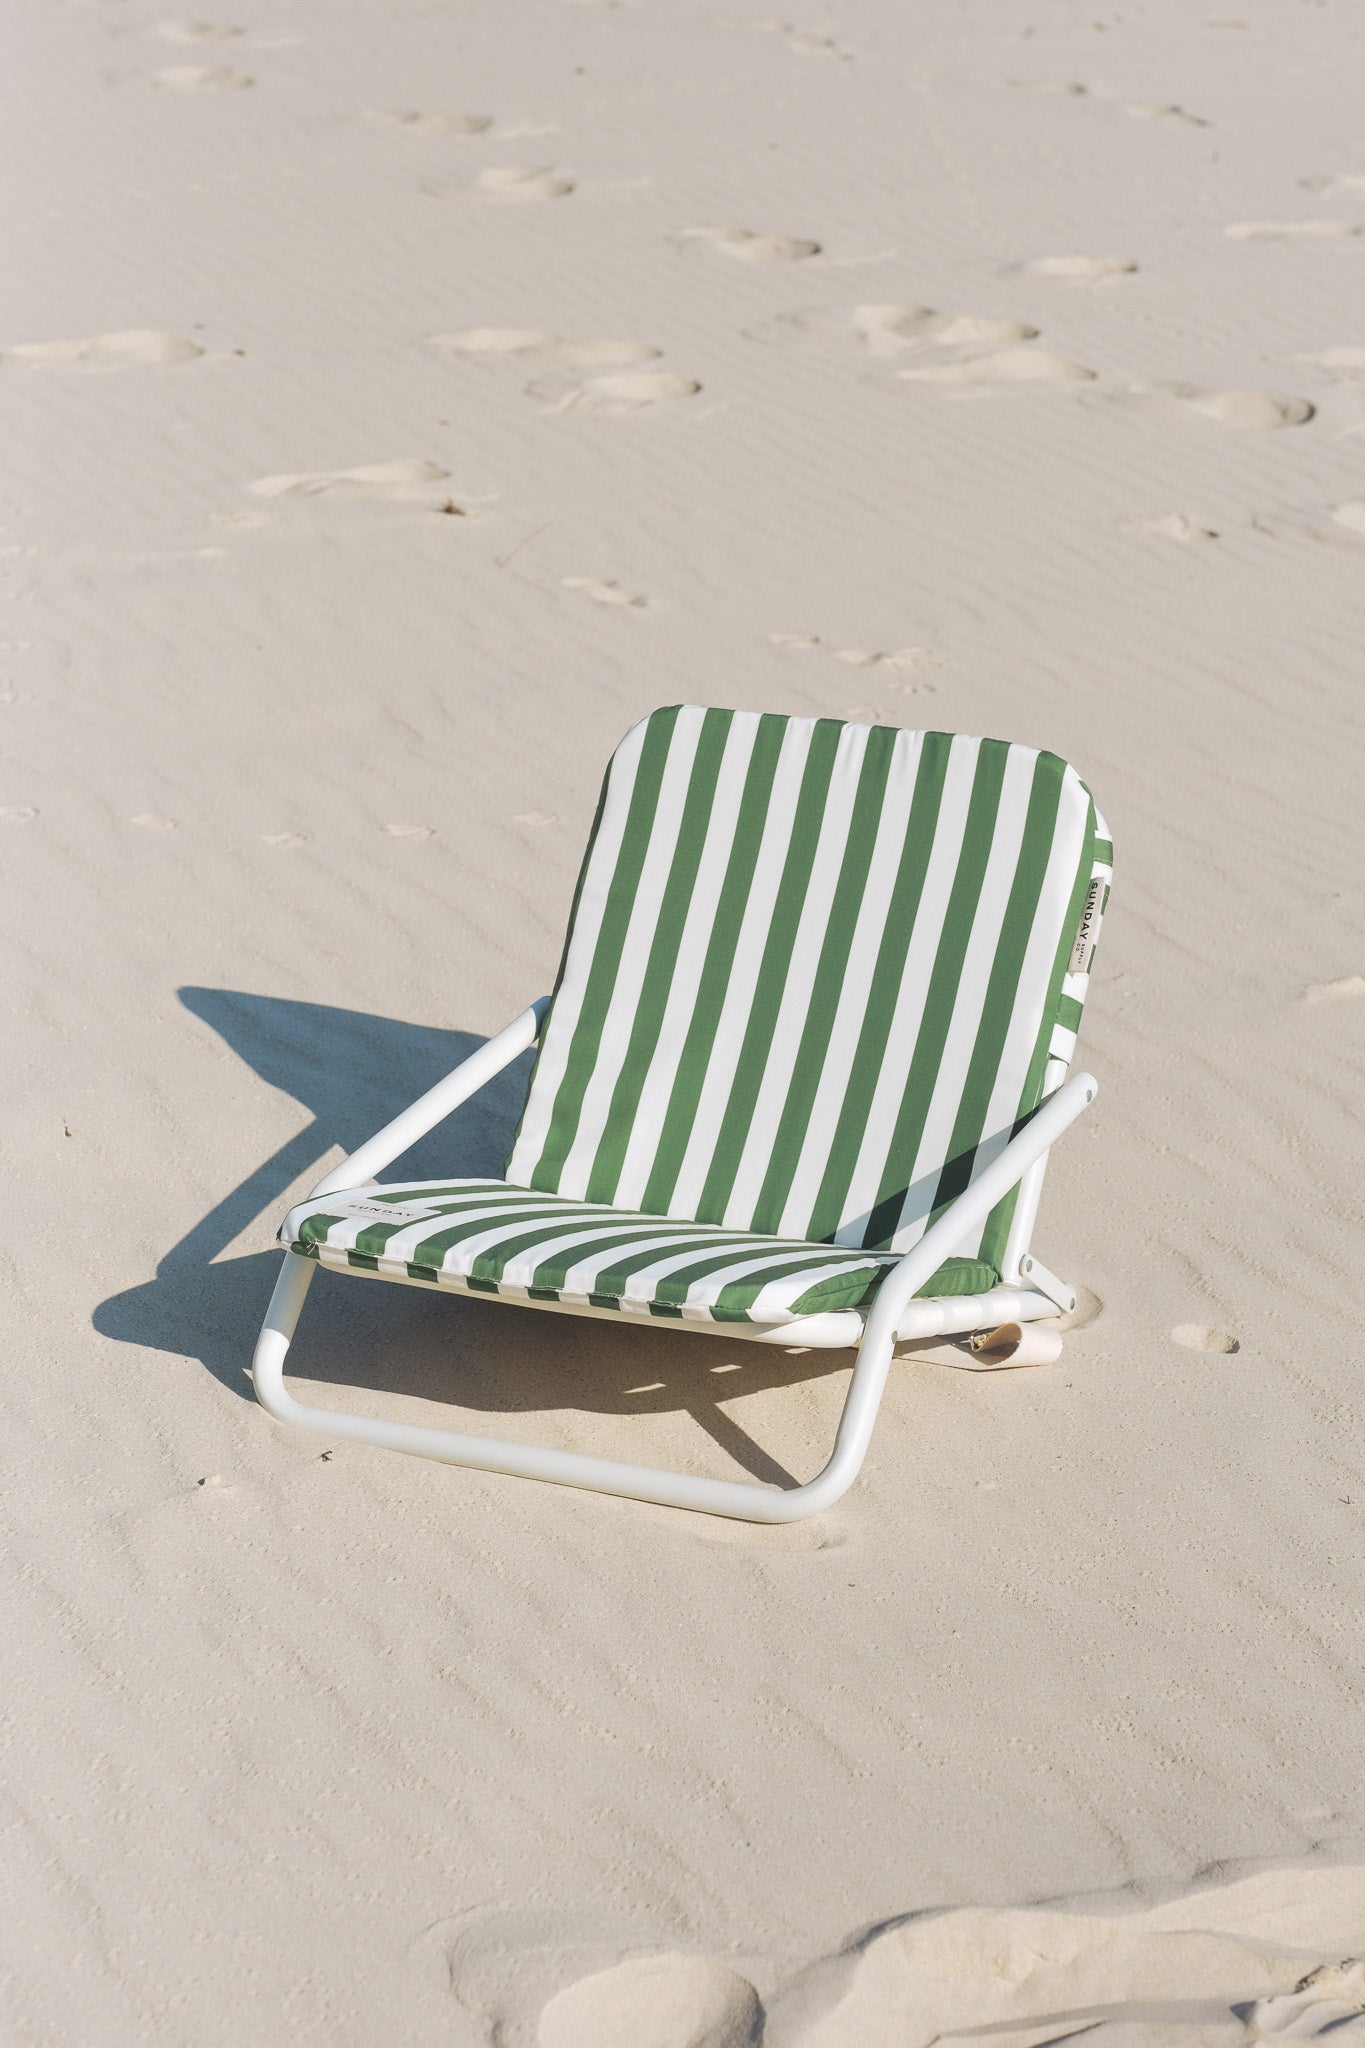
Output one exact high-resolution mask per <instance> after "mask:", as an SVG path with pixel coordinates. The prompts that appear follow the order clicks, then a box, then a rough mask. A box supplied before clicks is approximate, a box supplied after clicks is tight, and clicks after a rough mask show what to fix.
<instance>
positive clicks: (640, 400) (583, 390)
mask: <svg viewBox="0 0 1365 2048" xmlns="http://www.w3.org/2000/svg"><path fill="white" fill-rule="evenodd" d="M526 389H527V391H528V393H529V394H530V395H531V397H533V398H540V399H543V400H544V401H545V403H546V404H547V405H549V406H550V408H551V410H552V411H554V412H587V413H594V414H596V415H598V416H599V417H600V418H603V419H624V418H625V417H627V416H628V415H629V414H632V413H637V412H648V411H651V410H652V409H653V407H655V406H657V405H667V404H669V403H670V402H671V401H672V400H674V399H677V398H695V397H696V395H697V393H698V392H699V391H700V390H701V385H700V384H699V383H698V382H697V380H696V378H695V377H678V376H674V375H673V374H672V373H671V372H669V371H667V370H654V371H648V370H642V371H639V372H638V373H637V374H635V375H634V376H632V375H631V374H630V373H629V372H627V373H625V374H623V375H621V376H618V377H588V378H585V379H584V381H583V382H582V383H581V384H570V385H568V386H567V388H566V386H565V383H564V379H563V378H562V377H561V376H558V375H556V376H551V377H540V378H538V379H537V380H536V382H535V383H534V384H528V385H527V387H526Z"/></svg>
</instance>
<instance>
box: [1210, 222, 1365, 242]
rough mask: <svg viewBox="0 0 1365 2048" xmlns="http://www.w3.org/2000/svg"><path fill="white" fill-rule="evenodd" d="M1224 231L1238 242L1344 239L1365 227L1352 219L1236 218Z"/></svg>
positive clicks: (1328, 240)
mask: <svg viewBox="0 0 1365 2048" xmlns="http://www.w3.org/2000/svg"><path fill="white" fill-rule="evenodd" d="M1223 233H1224V234H1225V235H1228V236H1230V237H1231V239H1232V240H1233V241H1234V242H1340V241H1348V240H1350V239H1351V238H1352V237H1354V236H1356V235H1359V234H1365V228H1361V227H1359V226H1358V225H1357V224H1356V222H1355V221H1349V220H1235V221H1233V222H1232V223H1231V224H1230V226H1228V227H1225V228H1224V230H1223Z"/></svg>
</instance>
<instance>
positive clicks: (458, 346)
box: [428, 327, 663, 369]
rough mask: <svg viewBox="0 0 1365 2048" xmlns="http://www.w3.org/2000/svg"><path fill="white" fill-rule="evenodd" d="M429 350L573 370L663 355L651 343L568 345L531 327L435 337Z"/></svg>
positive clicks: (469, 330) (472, 330)
mask: <svg viewBox="0 0 1365 2048" xmlns="http://www.w3.org/2000/svg"><path fill="white" fill-rule="evenodd" d="M428 347H430V348H439V349H447V350H449V352H450V353H451V354H452V355H459V356H479V357H482V358H485V359H487V360H491V361H498V360H504V361H505V360H516V361H518V362H524V361H526V360H527V359H530V360H533V361H537V362H547V363H563V364H565V365H567V366H568V367H569V368H571V369H592V368H602V369H609V368H615V367H617V366H620V365H623V364H626V363H648V362H652V361H654V360H655V359H656V358H658V357H659V356H661V355H662V354H663V350H662V349H661V348H655V347H654V346H653V345H652V343H650V342H647V341H566V340H565V338H564V337H563V335H559V334H542V333H540V332H539V331H538V330H537V329H535V328H531V327H467V328H465V329H464V330H463V332H462V333H459V334H433V335H432V336H431V337H430V340H429V342H428Z"/></svg>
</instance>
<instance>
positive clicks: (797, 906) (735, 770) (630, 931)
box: [254, 705, 1112, 1522]
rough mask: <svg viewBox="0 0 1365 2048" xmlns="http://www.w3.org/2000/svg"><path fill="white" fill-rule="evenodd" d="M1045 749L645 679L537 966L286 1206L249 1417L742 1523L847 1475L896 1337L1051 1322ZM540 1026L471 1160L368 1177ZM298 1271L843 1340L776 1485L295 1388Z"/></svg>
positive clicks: (1077, 881)
mask: <svg viewBox="0 0 1365 2048" xmlns="http://www.w3.org/2000/svg"><path fill="white" fill-rule="evenodd" d="M1111 863H1112V849H1111V847H1110V844H1109V840H1108V835H1107V832H1106V830H1105V827H1104V824H1103V822H1102V821H1101V819H1100V818H1099V817H1098V816H1097V814H1096V810H1095V806H1094V803H1093V802H1092V801H1091V797H1090V794H1089V791H1088V790H1087V789H1086V787H1085V785H1084V783H1083V782H1082V781H1081V780H1080V778H1079V776H1078V775H1077V774H1076V771H1075V770H1074V768H1070V767H1068V766H1067V764H1066V762H1064V761H1062V760H1059V759H1058V757H1057V756H1056V755H1055V754H1047V753H1040V752H1037V751H1036V750H1035V749H1033V748H1031V747H1024V746H1015V745H1009V744H1006V743H1005V742H1003V741H1001V740H980V739H969V738H967V737H965V736H963V735H961V734H954V733H936V732H923V733H921V732H903V731H900V730H897V729H895V728H892V727H887V726H866V725H850V724H845V723H843V722H842V721H840V720H838V719H832V718H816V719H811V718H785V717H778V716H775V715H771V714H762V715H760V714H758V713H753V712H738V711H715V710H698V709H696V708H694V707H691V706H682V707H679V706H676V705H675V706H672V707H670V708H669V709H666V710H661V711H655V712H652V713H651V714H650V716H649V717H647V718H645V719H643V720H641V722H640V723H639V724H638V725H636V726H634V727H632V729H631V731H630V732H629V733H627V735H626V737H625V739H624V740H622V742H621V744H620V746H619V747H618V748H617V750H616V753H615V755H614V756H613V758H612V761H611V764H610V766H609V768H608V770H607V776H606V781H605V783H604V785H603V789H602V796H601V800H600V802H599V804H598V809H597V816H596V819H595V821H594V824H593V828H592V836H591V838H590V840H589V842H588V850H587V853H586V855H585V857H584V861H583V867H582V871H581V873H580V875H579V879H578V888H577V893H576V895H575V898H574V903H573V909H572V913H571V916H570V920H569V931H568V937H567V940H566V942H565V948H564V955H563V960H562V963H561V966H560V970H559V978H558V980H557V981H556V983H555V987H554V992H553V994H552V995H551V996H550V997H549V998H547V999H543V1000H541V1001H539V1002H537V1003H534V1004H532V1006H531V1008H530V1009H528V1010H525V1011H523V1013H522V1015H521V1016H520V1017H518V1018H517V1019H516V1020H515V1021H514V1022H513V1023H511V1024H509V1025H508V1026H507V1028H506V1029H505V1030H504V1031H501V1032H499V1033H498V1035H497V1036H496V1037H495V1038H492V1039H490V1040H489V1041H488V1042H487V1043H486V1044H485V1045H483V1046H481V1047H480V1048H479V1050H478V1051H477V1052H475V1053H474V1054H473V1055H472V1057H470V1058H469V1059H467V1060H465V1061H463V1063H462V1064H461V1065H460V1066H459V1067H457V1068H456V1069H455V1070H454V1072H453V1073H451V1074H449V1075H448V1076H447V1077H446V1079H445V1080H443V1081H440V1082H438V1084H437V1085H436V1086H435V1087H434V1088H432V1089H431V1090H430V1091H429V1092H428V1093H427V1094H425V1095H424V1096H422V1097H421V1099H420V1100H419V1101H417V1102H415V1103H414V1104H413V1105H412V1106H411V1108H409V1109H407V1110H405V1111H404V1112H403V1113H402V1115H400V1116H398V1117H397V1118H395V1120H394V1121H393V1122H392V1123H390V1124H388V1125H387V1126H386V1127H385V1128H384V1129H383V1130H382V1131H380V1132H379V1133H378V1135H377V1136H376V1137H374V1138H371V1139H370V1140H369V1142H368V1143H367V1144H364V1145H362V1146H361V1147H360V1148H359V1150H358V1151H356V1152H354V1153H352V1155H351V1156H350V1158H349V1159H346V1160H344V1161H343V1162H342V1164H341V1165H340V1166H338V1167H336V1168H335V1169H334V1170H333V1171H332V1172H330V1173H329V1174H328V1175H327V1176H326V1178H325V1179H324V1180H322V1181H321V1182H320V1183H319V1184H318V1186H317V1188H316V1189H315V1190H314V1192H313V1194H312V1195H311V1196H310V1197H309V1199H308V1200H307V1201H306V1202H302V1203H300V1204H299V1206H298V1207H297V1208H295V1209H293V1210H291V1211H290V1213H289V1215H288V1216H287V1217H286V1218H285V1221H284V1225H283V1227H282V1229H281V1231H280V1241H281V1243H282V1244H283V1245H284V1246H285V1260H284V1270H283V1272H282V1273H281V1274H280V1277H279V1281H278V1284H277V1285H276V1288H275V1292H274V1295H273V1297H272V1300H271V1303H270V1307H269V1310H268V1312H267V1315H266V1320H265V1325H264V1328H263V1329H262V1332H261V1337H260V1341H259V1343H258V1345H257V1348H256V1356H255V1365H254V1376H255V1384H256V1391H257V1394H258V1396H259V1398H260V1400H261V1402H262V1403H263V1405H264V1406H265V1407H266V1408H267V1409H268V1410H269V1412H270V1413H271V1414H272V1415H273V1416H275V1417H277V1418H278V1419H279V1420H280V1421H285V1422H293V1423H297V1424H300V1425H302V1426H303V1427H304V1428H306V1429H311V1430H316V1431H319V1432H321V1433H323V1434H325V1435H328V1436H332V1437H344V1438H349V1439H351V1440H353V1441H356V1442H360V1443H370V1444H379V1445H382V1446H385V1447H387V1448H390V1449H393V1450H399V1451H408V1452H413V1453H416V1454H418V1455H420V1456H424V1457H429V1458H440V1459H444V1460H446V1461H447V1462H449V1463H451V1464H456V1465H470V1466H475V1467H478V1468H480V1469H482V1470H485V1471H496V1472H508V1473H515V1474H519V1475H521V1476H522V1477H525V1478H531V1479H549V1480H554V1481H557V1482H559V1483H561V1484H563V1485H569V1486H584V1487H592V1488H596V1489H597V1490H598V1491H600V1492H604V1493H615V1494H624V1495H628V1496H630V1497H632V1498H635V1499H638V1500H648V1501H658V1502H661V1503H664V1504H666V1505H669V1506H673V1507H685V1508H699V1509H702V1510H705V1511H706V1512H708V1513H710V1514H717V1515H733V1516H739V1517H743V1518H746V1519H748V1520H750V1521H756V1522H786V1521H795V1520H796V1519H798V1518H799V1517H801V1516H803V1515H809V1514H813V1513H815V1512H817V1511H818V1510H819V1509H822V1508H826V1507H828V1506H829V1505H830V1504H831V1503H832V1502H834V1501H836V1500H837V1499H838V1498H839V1497H840V1495H841V1494H842V1493H844V1491H845V1490H846V1489H847V1487H848V1486H849V1485H851V1483H852V1481H853V1480H854V1478H855V1477H856V1476H857V1473H858V1471H859V1468H860V1467H861V1465H862V1462H863V1457H864V1455H865V1453H866V1450H867V1446H868V1441H869V1438H870V1437H871V1434H872V1426H873V1422H874V1421H875V1418H876V1414H877V1408H878V1404H879V1402H880V1400H881V1396H882V1390H883V1387H884V1385H885V1382H886V1375H887V1369H888V1367H889V1366H890V1363H891V1357H892V1351H893V1348H894V1346H895V1345H896V1344H897V1342H902V1341H907V1340H911V1339H915V1338H925V1337H933V1336H941V1335H950V1334H963V1333H967V1332H970V1331H976V1330H988V1329H993V1328H994V1327H995V1326H996V1325H998V1324H1002V1323H1005V1322H1019V1323H1026V1322H1029V1321H1034V1320H1038V1319H1041V1318H1047V1317H1052V1318H1055V1317H1057V1316H1058V1315H1059V1314H1060V1313H1062V1312H1065V1311H1066V1310H1069V1309H1071V1308H1073V1307H1074V1305H1075V1297H1074V1294H1073V1291H1072V1290H1071V1288H1070V1287H1068V1286H1066V1285H1065V1284H1063V1283H1062V1282H1060V1281H1058V1280H1057V1279H1056V1278H1055V1277H1054V1276H1053V1275H1052V1274H1051V1273H1049V1272H1048V1271H1047V1269H1046V1268H1045V1267H1043V1266H1042V1265H1041V1264H1039V1263H1038V1261H1037V1260H1035V1259H1034V1257H1033V1255H1032V1253H1031V1251H1030V1249H1029V1245H1030V1240H1031V1237H1032V1232H1033V1223H1034V1217H1035V1215H1036V1213H1037V1208H1038V1197H1039V1194H1040V1192H1041V1189H1042V1182H1043V1171H1044V1167H1045V1164H1046V1160H1047V1153H1048V1148H1049V1147H1050V1146H1051V1144H1052V1143H1053V1141H1054V1139H1056V1138H1057V1137H1059V1136H1060V1135H1061V1133H1062V1132H1063V1131H1064V1130H1065V1129H1066V1127H1067V1125H1068V1124H1070V1123H1071V1122H1072V1121H1073V1120H1074V1118H1075V1117H1077V1116H1078V1115H1079V1114H1080V1112H1081V1111H1082V1110H1083V1109H1084V1108H1085V1107H1086V1105H1087V1104H1088V1103H1089V1102H1090V1101H1092V1100H1093V1098H1094V1094H1095V1089H1096V1083H1095V1081H1094V1080H1093V1078H1092V1077H1091V1076H1090V1075H1089V1074H1083V1073H1082V1074H1077V1075H1075V1076H1074V1077H1073V1078H1072V1079H1070V1080H1067V1078H1066V1075H1067V1070H1068V1067H1069V1066H1070V1063H1071V1059H1072V1056H1073V1053H1074V1050H1075V1043H1076V1030H1077V1026H1078V1024H1079V1022H1080V1016H1081V1006H1082V1004H1083V1003H1084V1001H1085V995H1086V989H1087V986H1088V982H1089V975H1090V967H1091V961H1092V959H1093V956H1094V950H1095V941H1096V937H1097V935H1098V931H1099V925H1100V919H1101V917H1102V915H1103V912H1104V906H1105V902H1106V900H1107V895H1108V885H1109V879H1110V874H1111ZM537 1043H538V1051H537V1055H536V1060H535V1065H534V1068H533V1071H532V1074H531V1081H530V1089H529V1093H528V1096H527V1100H526V1106H525V1109H524V1112H523V1114H522V1118H521V1124H520V1127H519V1129H518V1131H517V1135H516V1141H515V1143H514V1145H513V1149H512V1154H511V1157H510V1159H509V1160H508V1162H507V1168H506V1176H505V1178H504V1179H503V1180H501V1181H492V1180H461V1179H450V1180H441V1181H418V1182H411V1181H407V1182H399V1183H389V1184H386V1185H384V1186H376V1185H375V1184H374V1180H373V1177H374V1175H375V1174H377V1173H379V1172H381V1171H382V1170H383V1169H384V1168H385V1167H386V1166H388V1165H389V1164H390V1163H391V1162H392V1161H393V1160H394V1159H396V1158H397V1157H398V1156H399V1155H400V1154H401V1153H403V1152H405V1151H406V1150H407V1149H408V1147H409V1146H411V1145H413V1144H414V1143H415V1142H416V1141H417V1139H418V1138H420V1137H422V1136H423V1135H424V1134H425V1133H426V1132H428V1131H430V1130H431V1129H432V1128H433V1126H434V1125H436V1124H437V1123H439V1122H440V1121H441V1119H442V1118H443V1117H446V1116H448V1115H449V1114H450V1112H451V1111H452V1110H453V1109H455V1108H457V1107H458V1105H459V1104H460V1103H462V1102H464V1101H466V1100H467V1099H468V1098H469V1097H470V1096H471V1095H473V1094H474V1092H475V1091H476V1090H477V1089H478V1088H481V1087H482V1086H483V1084H484V1083H485V1082H486V1081H488V1080H489V1079H490V1077H491V1076H492V1075H494V1074H497V1073H498V1072H500V1071H501V1070H502V1069H503V1068H504V1067H505V1066H507V1065H508V1063H509V1062H510V1061H512V1060H514V1059H515V1058H516V1057H517V1056H518V1054H520V1053H522V1052H523V1051H525V1050H526V1049H527V1048H529V1047H530V1046H532V1045H533V1044H537ZM319 1265H323V1266H327V1267H330V1268H332V1269H334V1270H335V1271H337V1272H339V1273H347V1274H360V1275H364V1276H368V1277H370V1278H373V1279H379V1280H389V1281H396V1282H399V1283H402V1284H404V1285H410V1286H419V1287H427V1288H446V1289H450V1290H452V1291H455V1292H459V1293H474V1294H481V1295H486V1296H489V1297H497V1298H499V1299H502V1300H507V1301H515V1302H521V1303H524V1304H527V1305H530V1306H534V1307H539V1308H545V1309H551V1310H556V1311H560V1312H564V1311H567V1312H569V1313H571V1314H574V1315H585V1316H601V1317H606V1318H610V1319H612V1320H615V1321H623V1320H624V1321H632V1320H633V1321H636V1322H642V1323H643V1322H648V1323H651V1324H653V1325H655V1326H657V1325H659V1324H660V1323H664V1324H667V1325H669V1326H671V1327H673V1328H675V1329H678V1330H690V1331H699V1332H703V1333H707V1332H709V1333H711V1334H713V1335H720V1336H724V1337H726V1338H729V1339H744V1340H747V1341H750V1342H754V1343H758V1344H778V1345H784V1346H796V1345H802V1346H808V1347H831V1348H838V1347H848V1346H855V1345H856V1346H857V1350H858V1356H857V1362H856V1365H855V1367H854V1371H853V1377H852V1382H851V1384H850V1386H849V1389H848V1395H847V1399H846V1401H845V1405H844V1410H843V1415H842V1418H841V1420H840V1423H839V1428H838V1434H837V1437H836V1441H835V1446H834V1451H833V1455H832V1456H831V1458H830V1460H829V1462H828V1464H827V1465H826V1466H825V1467H824V1469H823V1471H821V1472H820V1473H819V1474H818V1476H817V1477H815V1478H814V1479H811V1480H809V1481H808V1482H807V1483H806V1484H805V1485H802V1486H797V1487H795V1488H790V1489H787V1490H785V1491H776V1490H772V1489H768V1488H765V1487H763V1486H761V1485H757V1484H750V1483H748V1482H741V1481H735V1480H728V1479H707V1478H702V1477H698V1476H697V1475H695V1474H692V1473H686V1472H667V1471H662V1470H656V1469H654V1468H652V1467H647V1466H639V1465H631V1464H625V1463H621V1462H619V1461H617V1460H613V1459H606V1458H596V1457H588V1456H585V1455H583V1454H582V1453H579V1452H576V1451H566V1450H554V1449H543V1448H537V1447H535V1446H532V1445H527V1444H520V1443H508V1442H499V1441H495V1440H492V1439H489V1438H484V1437H476V1436H467V1435H463V1434H460V1433H457V1432H455V1431H452V1430H444V1429H431V1428H426V1427H418V1426H416V1425H414V1424H411V1423H404V1422H391V1421H376V1420H370V1419H367V1418H365V1417H363V1416H358V1415H350V1414H343V1413H339V1412H335V1411H330V1410H326V1409H320V1408H313V1407H307V1406H304V1405H302V1404H300V1403H299V1402H297V1401H296V1400H295V1399H294V1398H293V1396H292V1395H291V1394H289V1393H288V1392H287V1391H286V1389H285V1386H284V1379H283V1370H284V1362H285V1357H286V1354H287V1352H288V1349H289V1342H290V1338H291V1336H292V1334H293V1331H294V1327H295V1324H296V1323H297V1321H298V1317H299V1312H300V1310H301V1308H302V1306H303V1301H304V1297H305V1295H306V1293H307V1291H308V1285H309V1282H310V1281H311V1279H312V1277H313V1274H314V1273H315V1271H316V1270H317V1267H318V1266H319Z"/></svg>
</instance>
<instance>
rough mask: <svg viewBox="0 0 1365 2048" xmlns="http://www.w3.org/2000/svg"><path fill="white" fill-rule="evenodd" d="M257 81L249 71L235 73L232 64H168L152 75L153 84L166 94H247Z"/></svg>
mask: <svg viewBox="0 0 1365 2048" xmlns="http://www.w3.org/2000/svg"><path fill="white" fill-rule="evenodd" d="M255 83H256V80H255V79H254V77H253V76H252V74H251V73H250V72H249V71H235V70H234V69H233V67H232V66H231V65H230V64H168V65H167V66H166V67H165V69H164V70H162V71H154V72H153V73H152V84H153V85H157V86H160V87H161V88H162V90H163V91H165V92H199V91H201V90H202V89H204V88H205V87H207V88H208V89H209V90H210V91H212V92H246V91H247V90H249V88H250V87H251V86H253V85H254V84H255Z"/></svg>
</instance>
